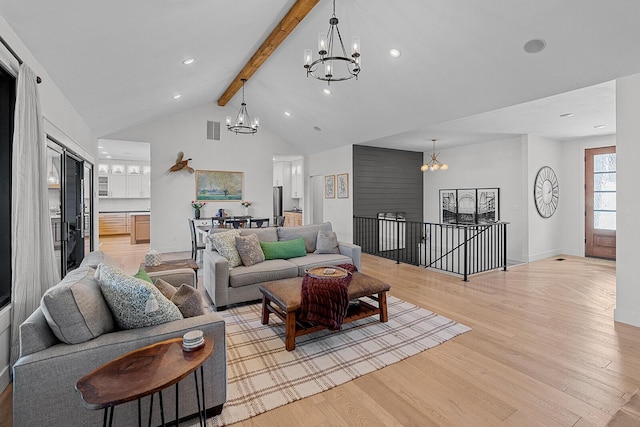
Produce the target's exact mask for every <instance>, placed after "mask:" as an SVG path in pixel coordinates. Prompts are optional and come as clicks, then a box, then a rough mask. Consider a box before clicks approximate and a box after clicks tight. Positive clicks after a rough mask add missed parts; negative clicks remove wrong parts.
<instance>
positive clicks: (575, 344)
mask: <svg viewBox="0 0 640 427" xmlns="http://www.w3.org/2000/svg"><path fill="white" fill-rule="evenodd" d="M111 244H113V247H112V246H110V245H111ZM144 246H145V245H136V247H133V248H126V249H117V247H118V242H117V241H115V240H114V241H109V242H107V241H104V242H103V245H102V246H101V249H103V250H105V251H107V252H111V254H112V255H113V256H116V257H120V258H119V260H121V261H123V265H124V266H125V269H126V270H127V271H129V272H134V271H136V270H137V266H138V264H139V263H140V262H142V259H143V258H144V253H146V251H147V250H148V245H146V248H145V247H144ZM118 251H121V252H120V253H119V252H118ZM184 255H185V254H184V253H182V254H176V255H175V257H178V258H180V257H184ZM186 256H187V257H188V256H189V254H186ZM557 258H560V257H554V258H549V259H546V260H542V261H538V262H533V263H529V264H522V265H518V266H514V267H511V268H510V269H509V271H507V272H503V271H495V272H490V273H485V274H482V275H478V276H474V277H472V278H471V280H470V281H469V282H463V281H461V280H460V279H459V278H457V277H452V276H449V275H444V274H439V273H435V272H431V271H427V270H425V269H424V268H419V267H414V266H410V265H405V264H399V265H398V264H395V263H394V262H393V261H389V260H385V259H381V258H377V257H373V256H369V255H363V272H364V273H366V274H370V275H374V276H376V277H379V278H381V279H382V280H385V281H388V282H389V283H391V285H392V288H391V295H393V296H395V297H398V298H401V299H404V300H406V301H410V302H412V303H414V304H416V305H419V306H421V307H424V308H427V309H429V310H432V311H435V312H437V313H439V314H442V315H444V316H447V317H449V318H452V319H455V320H457V321H459V322H461V323H464V324H465V325H468V326H470V327H471V328H473V330H472V331H471V332H468V333H466V334H463V335H461V336H458V337H456V338H454V339H453V340H450V341H448V342H446V343H444V344H443V345H440V346H438V347H435V348H433V349H431V350H428V351H425V352H422V353H420V354H418V355H416V356H413V357H410V358H408V359H406V360H404V361H402V362H399V363H397V364H394V365H391V366H388V367H386V368H384V369H381V370H379V371H376V372H373V373H371V374H368V375H365V376H363V377H360V378H358V379H356V380H354V381H351V382H349V383H347V384H344V385H341V386H338V387H336V388H334V389H332V390H329V391H327V392H324V393H321V394H318V395H315V396H312V397H310V398H307V399H302V400H300V401H297V402H294V403H291V404H289V405H285V406H283V407H280V408H277V409H275V410H272V411H269V412H266V413H264V414H262V415H259V416H257V417H254V418H251V419H249V420H246V421H244V422H241V423H238V424H236V425H235V426H236V427H238V426H240V427H245V426H274V427H276V426H277V427H279V426H281V425H283V424H285V425H305V426H338V425H342V426H354V425H358V426H369V425H370V426H400V425H404V426H435V425H444V426H576V427H585V426H604V425H606V423H607V421H608V420H609V419H610V418H611V416H612V415H613V414H614V413H615V411H616V410H617V409H618V408H620V407H621V406H622V405H623V404H624V403H625V402H626V400H627V399H628V398H629V397H630V396H631V394H633V392H634V391H635V390H636V389H638V387H639V386H640V350H639V349H640V328H634V327H631V326H628V325H623V324H617V323H614V322H613V309H614V306H615V263H613V262H609V261H601V260H594V259H585V258H577V257H568V256H563V257H562V258H565V260H564V261H557V260H556V259H557ZM5 394H6V393H5ZM3 397H4V396H3ZM3 397H0V414H4V413H6V412H7V411H10V408H9V409H8V408H7V406H10V404H11V402H10V399H9V400H8V401H7V399H6V398H3Z"/></svg>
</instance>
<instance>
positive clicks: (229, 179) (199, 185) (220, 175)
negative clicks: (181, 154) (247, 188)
mask: <svg viewBox="0 0 640 427" xmlns="http://www.w3.org/2000/svg"><path fill="white" fill-rule="evenodd" d="M243 180H244V173H243V172H227V171H205V170H197V171H196V200H199V201H203V202H222V201H228V200H242V189H243V184H244V183H243Z"/></svg>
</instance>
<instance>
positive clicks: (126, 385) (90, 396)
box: [76, 337, 213, 426]
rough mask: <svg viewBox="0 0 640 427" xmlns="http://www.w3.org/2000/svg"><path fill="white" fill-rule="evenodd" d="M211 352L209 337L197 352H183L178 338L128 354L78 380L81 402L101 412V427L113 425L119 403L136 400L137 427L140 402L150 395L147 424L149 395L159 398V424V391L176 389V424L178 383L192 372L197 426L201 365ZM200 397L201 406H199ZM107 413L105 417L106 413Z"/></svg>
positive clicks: (201, 411)
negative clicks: (170, 388)
mask: <svg viewBox="0 0 640 427" xmlns="http://www.w3.org/2000/svg"><path fill="white" fill-rule="evenodd" d="M212 353H213V338H210V337H205V345H204V347H202V348H200V349H199V350H195V351H190V352H187V351H184V350H183V349H182V338H173V339H169V340H166V341H161V342H159V343H156V344H152V345H148V346H146V347H142V348H140V349H138V350H134V351H131V352H129V353H127V354H125V355H123V356H120V357H118V358H117V359H114V360H112V361H111V362H109V363H107V364H105V365H102V366H101V367H99V368H97V369H96V370H94V371H93V372H91V373H89V374H87V375H85V376H84V377H82V378H81V379H80V380H79V381H78V382H77V384H76V390H78V391H79V392H80V395H81V397H82V402H83V404H84V406H85V407H87V408H89V409H104V418H103V426H106V425H107V418H108V419H109V423H108V425H109V426H110V425H111V424H112V422H113V409H114V407H115V406H116V405H119V404H121V403H126V402H131V401H133V400H138V425H140V424H141V414H140V399H141V398H143V397H145V396H149V395H151V404H150V407H149V422H151V414H152V410H153V394H154V393H158V395H159V399H160V415H161V419H162V425H164V424H165V421H164V409H163V401H162V390H164V389H165V388H167V387H170V386H172V385H174V384H175V386H176V425H177V420H179V419H180V414H179V411H178V407H179V405H178V402H177V396H178V382H179V381H180V380H182V379H183V378H185V377H186V376H187V375H189V374H190V373H192V372H193V375H194V377H195V381H196V398H197V400H198V415H199V417H200V425H204V424H205V420H206V404H205V395H204V369H203V367H202V364H203V363H204V362H205V361H206V360H207V359H208V358H209V357H210V356H211V354H212ZM198 368H200V386H201V390H198V375H197V369H198ZM200 394H202V406H200ZM108 413H109V414H108Z"/></svg>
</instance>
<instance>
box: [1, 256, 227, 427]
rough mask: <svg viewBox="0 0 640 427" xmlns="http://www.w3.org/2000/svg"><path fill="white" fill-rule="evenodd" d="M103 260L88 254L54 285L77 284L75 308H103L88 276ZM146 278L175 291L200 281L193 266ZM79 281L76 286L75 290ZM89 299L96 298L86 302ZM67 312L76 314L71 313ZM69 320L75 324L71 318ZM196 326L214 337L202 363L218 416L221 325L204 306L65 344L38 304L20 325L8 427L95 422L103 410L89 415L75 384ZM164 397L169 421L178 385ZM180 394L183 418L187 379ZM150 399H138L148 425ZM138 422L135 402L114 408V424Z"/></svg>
mask: <svg viewBox="0 0 640 427" xmlns="http://www.w3.org/2000/svg"><path fill="white" fill-rule="evenodd" d="M103 260H104V262H108V263H112V262H109V260H108V259H105V257H104V255H103V254H102V253H101V252H92V253H91V254H89V255H87V257H86V258H85V260H84V261H83V263H82V265H81V266H80V267H79V268H78V269H77V270H74V271H73V272H71V273H69V274H68V275H67V276H66V277H65V278H64V279H63V280H62V282H60V283H59V284H57V285H56V287H63V286H75V287H73V288H72V293H73V295H74V296H73V298H72V300H74V301H75V302H77V304H78V306H83V307H85V308H86V307H89V310H92V308H93V307H97V308H96V309H95V310H100V308H99V307H100V306H101V304H102V302H100V301H98V299H99V298H100V296H101V295H100V291H99V285H97V280H96V279H95V278H94V276H93V272H94V270H93V267H96V265H97V264H98V263H99V262H100V261H103ZM149 275H150V276H152V278H157V277H162V278H163V279H164V280H166V281H167V282H169V283H171V284H172V285H174V286H180V284H182V283H187V284H189V285H191V286H193V285H194V284H196V283H197V282H196V276H195V273H194V271H193V270H192V269H177V270H171V271H167V272H159V273H150V274H149ZM78 283H81V284H80V285H78ZM96 286H98V291H96ZM59 289H60V288H59ZM88 297H89V298H88ZM205 297H206V296H205ZM91 298H93V299H94V300H93V301H91V300H90V299H91ZM87 299H89V300H87ZM72 303H73V302H72ZM205 305H207V304H205ZM45 308H47V307H45ZM107 308H108V307H107ZM69 311H70V312H74V310H69ZM107 311H108V310H107ZM109 314H110V313H109ZM49 316H51V314H49ZM70 317H72V316H70ZM68 320H70V321H73V319H68ZM83 323H84V322H83ZM85 326H88V327H89V330H92V331H93V332H95V330H96V326H95V324H92V323H91V322H86V323H84V324H82V325H81V326H80V327H79V328H78V330H83V328H84V327H85ZM72 329H73V328H72ZM194 329H200V330H202V331H203V332H204V334H205V335H206V336H211V337H213V339H214V352H213V355H212V356H211V357H210V358H209V359H208V360H207V361H206V362H205V364H204V365H203V366H204V375H205V382H204V385H205V395H206V404H207V408H208V413H209V414H214V413H219V412H220V411H221V410H222V405H223V404H224V403H225V401H226V397H227V393H226V392H227V389H226V386H227V371H226V341H225V323H224V321H223V320H222V318H221V317H220V316H219V315H218V314H217V313H214V312H211V311H210V310H209V309H208V308H206V309H205V314H203V315H200V316H196V317H190V318H185V319H183V320H176V321H172V322H168V323H164V324H161V325H156V326H149V327H144V328H139V329H129V330H116V331H113V332H108V333H104V334H101V335H99V336H97V337H95V338H93V339H90V340H88V341H85V342H80V343H77V344H66V343H64V342H61V341H60V340H59V339H58V338H57V337H56V335H55V334H54V332H53V330H52V329H51V327H50V326H49V323H48V322H47V319H46V318H45V311H43V305H42V304H41V306H40V307H39V308H38V309H37V310H36V311H35V312H34V313H33V314H32V315H31V316H29V318H28V319H27V320H26V321H25V322H24V323H23V324H22V325H20V358H19V359H18V361H17V362H16V363H15V365H14V366H13V424H14V425H15V426H31V425H41V424H44V425H47V426H89V425H100V424H101V423H102V416H103V411H101V410H90V409H86V408H85V407H84V406H83V404H82V399H81V397H80V394H79V393H78V392H77V391H76V390H75V385H76V382H77V381H78V380H79V379H80V378H82V377H83V376H84V375H86V374H88V373H89V372H91V371H93V370H94V369H96V368H98V367H99V366H101V365H103V364H105V363H107V362H109V361H111V360H113V359H115V358H116V357H118V356H121V355H122V354H124V353H127V352H129V351H132V350H135V349H138V348H140V347H144V346H146V345H149V344H153V343H156V342H159V341H163V340H166V339H170V338H178V337H182V336H183V335H184V334H185V333H186V332H188V331H190V330H194ZM58 332H59V331H58ZM98 333H99V331H98ZM72 334H74V335H77V334H76V332H74V331H73V330H71V331H70V332H68V335H67V336H71V335H72ZM72 339H75V338H72ZM162 394H163V400H164V411H165V414H167V416H168V417H169V419H173V418H172V417H173V416H174V414H175V388H174V387H170V388H168V389H166V390H164V391H163V393H162ZM179 395H180V396H179V397H180V399H179V405H180V415H181V417H184V416H187V415H189V414H195V413H197V410H198V408H197V403H196V399H195V389H194V381H193V378H192V376H189V377H187V378H185V379H184V380H183V381H181V382H180V385H179ZM149 400H150V399H149V398H144V399H142V409H143V412H142V413H143V416H144V419H145V422H146V420H148V414H149ZM153 417H154V418H153V425H159V424H160V410H159V407H158V400H157V398H156V399H155V402H154V411H153ZM135 420H137V403H136V402H130V403H126V404H122V405H118V406H116V408H115V411H114V425H131V424H134V423H135Z"/></svg>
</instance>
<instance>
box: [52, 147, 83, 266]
mask: <svg viewBox="0 0 640 427" xmlns="http://www.w3.org/2000/svg"><path fill="white" fill-rule="evenodd" d="M47 167H48V171H47V183H48V188H49V190H48V191H49V215H50V218H51V227H52V230H53V243H54V250H55V254H56V259H57V260H58V269H59V271H60V276H61V277H63V276H65V275H66V274H67V273H68V272H69V271H71V270H74V269H76V268H78V266H79V265H80V262H81V261H82V259H83V258H84V255H85V254H86V253H87V252H89V251H91V250H92V249H93V239H92V238H91V237H92V224H93V214H92V213H93V204H92V197H91V195H92V194H93V180H92V177H93V165H91V164H90V163H88V162H86V161H85V160H84V159H82V158H81V157H79V156H78V155H76V154H74V153H72V152H70V151H69V150H67V149H65V148H64V147H62V146H61V145H60V144H58V143H57V142H56V141H53V140H52V139H48V140H47Z"/></svg>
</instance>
